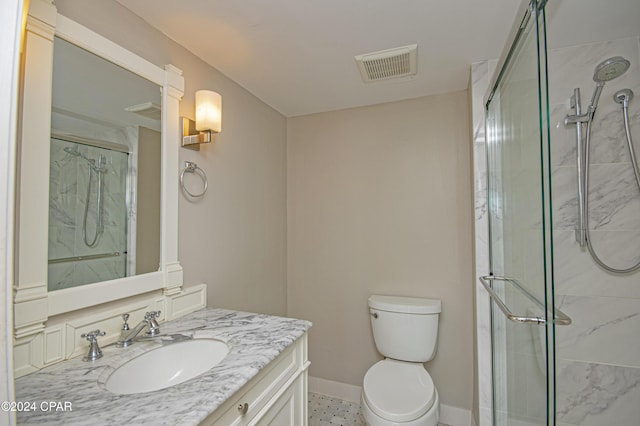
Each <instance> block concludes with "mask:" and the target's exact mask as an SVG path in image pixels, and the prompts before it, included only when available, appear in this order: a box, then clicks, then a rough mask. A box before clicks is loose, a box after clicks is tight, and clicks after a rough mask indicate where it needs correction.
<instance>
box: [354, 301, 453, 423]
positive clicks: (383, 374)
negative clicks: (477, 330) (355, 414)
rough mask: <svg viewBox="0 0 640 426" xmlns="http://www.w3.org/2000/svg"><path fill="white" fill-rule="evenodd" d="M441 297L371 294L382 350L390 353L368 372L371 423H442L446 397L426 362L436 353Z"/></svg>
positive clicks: (365, 404)
mask: <svg viewBox="0 0 640 426" xmlns="http://www.w3.org/2000/svg"><path fill="white" fill-rule="evenodd" d="M440 311H441V302H440V300H435V299H422V298H409V297H399V296H371V297H370V298H369V313H370V314H371V326H372V330H373V337H374V341H375V343H376V348H377V349H378V352H380V353H381V354H382V355H384V356H385V357H386V358H385V359H384V360H382V361H379V362H377V363H376V364H374V365H373V366H372V367H371V368H369V370H368V371H367V373H366V374H365V377H364V382H363V385H362V398H361V407H362V413H363V416H364V419H365V421H366V422H367V424H368V425H370V426H395V425H398V426H400V425H402V426H437V424H438V420H439V418H440V399H439V397H438V391H437V389H436V387H435V385H434V384H433V380H432V379H431V376H430V375H429V373H428V372H427V370H426V369H425V368H424V366H423V363H424V362H426V361H429V360H431V359H432V358H433V356H434V354H435V349H436V342H437V334H438V317H439V314H440Z"/></svg>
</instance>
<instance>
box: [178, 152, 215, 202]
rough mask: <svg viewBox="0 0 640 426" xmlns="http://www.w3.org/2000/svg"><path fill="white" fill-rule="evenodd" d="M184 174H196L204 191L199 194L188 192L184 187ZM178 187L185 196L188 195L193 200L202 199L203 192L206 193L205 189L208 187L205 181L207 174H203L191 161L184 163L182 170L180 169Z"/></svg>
mask: <svg viewBox="0 0 640 426" xmlns="http://www.w3.org/2000/svg"><path fill="white" fill-rule="evenodd" d="M185 173H197V174H198V175H199V176H200V178H202V182H203V183H204V189H203V190H202V192H201V193H199V194H194V193H192V192H191V191H189V190H188V189H187V187H186V186H185V185H184V174H185ZM180 186H181V187H182V190H183V191H184V192H186V193H187V194H189V195H190V196H191V197H193V198H199V197H202V196H203V195H204V193H205V192H207V187H208V186H209V182H208V181H207V174H206V173H205V172H204V170H202V169H201V168H200V167H198V165H197V164H196V163H194V162H191V161H185V162H184V169H182V172H181V173H180Z"/></svg>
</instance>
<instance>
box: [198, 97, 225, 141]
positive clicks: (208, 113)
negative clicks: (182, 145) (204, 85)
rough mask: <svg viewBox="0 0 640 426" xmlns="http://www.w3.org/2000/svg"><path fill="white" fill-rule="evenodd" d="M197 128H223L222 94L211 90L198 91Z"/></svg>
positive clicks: (213, 130) (216, 130)
mask: <svg viewBox="0 0 640 426" xmlns="http://www.w3.org/2000/svg"><path fill="white" fill-rule="evenodd" d="M196 130H198V131H199V132H203V131H205V130H211V131H212V132H215V133H219V132H220V131H221V130H222V96H220V94H219V93H216V92H212V91H211V90H198V91H197V92H196Z"/></svg>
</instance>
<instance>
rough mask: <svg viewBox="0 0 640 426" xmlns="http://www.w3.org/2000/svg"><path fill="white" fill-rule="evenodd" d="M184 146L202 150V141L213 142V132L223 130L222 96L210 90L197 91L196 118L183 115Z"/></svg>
mask: <svg viewBox="0 0 640 426" xmlns="http://www.w3.org/2000/svg"><path fill="white" fill-rule="evenodd" d="M181 127H182V146H183V147H184V148H190V149H194V150H196V151H199V150H200V144H201V143H209V142H211V140H212V139H211V133H220V131H222V96H220V94H219V93H216V92H212V91H210V90H198V91H197V92H196V120H195V121H193V120H191V119H189V118H186V117H182V122H181Z"/></svg>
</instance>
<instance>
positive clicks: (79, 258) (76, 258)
mask: <svg viewBox="0 0 640 426" xmlns="http://www.w3.org/2000/svg"><path fill="white" fill-rule="evenodd" d="M118 256H120V253H118V252H117V251H114V252H111V253H101V254H87V255H85V256H73V257H61V258H59V259H49V265H51V264H53V263H65V262H80V261H82V260H95V259H103V258H105V257H118Z"/></svg>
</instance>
